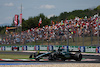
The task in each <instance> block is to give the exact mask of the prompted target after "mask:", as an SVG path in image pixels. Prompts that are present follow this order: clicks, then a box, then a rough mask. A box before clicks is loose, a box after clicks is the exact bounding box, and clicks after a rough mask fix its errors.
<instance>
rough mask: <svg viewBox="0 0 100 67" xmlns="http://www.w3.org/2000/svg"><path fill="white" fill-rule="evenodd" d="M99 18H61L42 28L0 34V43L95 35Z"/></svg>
mask: <svg viewBox="0 0 100 67" xmlns="http://www.w3.org/2000/svg"><path fill="white" fill-rule="evenodd" d="M52 22H53V21H52ZM98 31H100V18H99V17H90V18H84V19H82V18H79V17H76V18H75V19H71V20H67V19H66V20H64V21H63V20H61V22H58V23H54V22H53V24H52V25H50V26H48V25H46V26H43V27H42V28H38V27H37V28H31V29H29V30H26V31H22V32H21V33H16V32H12V33H11V34H9V35H5V36H2V35H0V44H17V43H21V44H25V43H28V42H36V41H42V40H43V41H54V40H56V41H60V40H61V39H62V40H65V41H66V40H67V39H68V38H73V37H75V36H76V35H77V36H78V37H83V35H84V36H91V33H92V36H96V35H97V34H98V33H99V34H100V32H98Z"/></svg>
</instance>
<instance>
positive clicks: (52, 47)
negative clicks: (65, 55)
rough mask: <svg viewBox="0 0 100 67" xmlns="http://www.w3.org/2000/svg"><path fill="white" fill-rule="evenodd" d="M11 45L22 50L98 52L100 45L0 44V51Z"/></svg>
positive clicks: (8, 48) (7, 49) (10, 48)
mask: <svg viewBox="0 0 100 67" xmlns="http://www.w3.org/2000/svg"><path fill="white" fill-rule="evenodd" d="M12 47H19V51H23V50H41V51H52V50H58V48H59V47H60V48H63V49H65V50H68V49H69V50H73V51H78V50H81V52H89V53H100V46H98V47H96V46H66V45H28V46H0V51H12Z"/></svg>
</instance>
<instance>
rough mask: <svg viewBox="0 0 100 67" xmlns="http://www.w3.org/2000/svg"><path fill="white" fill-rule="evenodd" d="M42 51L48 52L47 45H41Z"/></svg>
mask: <svg viewBox="0 0 100 67" xmlns="http://www.w3.org/2000/svg"><path fill="white" fill-rule="evenodd" d="M37 49H38V48H37ZM40 50H42V51H47V45H40Z"/></svg>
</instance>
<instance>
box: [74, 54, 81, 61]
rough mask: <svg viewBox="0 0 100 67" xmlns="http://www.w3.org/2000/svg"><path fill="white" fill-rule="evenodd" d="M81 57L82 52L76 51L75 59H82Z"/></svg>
mask: <svg viewBox="0 0 100 67" xmlns="http://www.w3.org/2000/svg"><path fill="white" fill-rule="evenodd" d="M81 59H82V54H81V53H75V56H74V60H76V61H81Z"/></svg>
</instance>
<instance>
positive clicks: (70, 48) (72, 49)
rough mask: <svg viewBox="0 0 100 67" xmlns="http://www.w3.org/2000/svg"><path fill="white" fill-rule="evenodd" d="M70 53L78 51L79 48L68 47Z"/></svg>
mask: <svg viewBox="0 0 100 67" xmlns="http://www.w3.org/2000/svg"><path fill="white" fill-rule="evenodd" d="M68 48H69V50H70V51H78V50H79V49H80V48H79V46H68Z"/></svg>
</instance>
